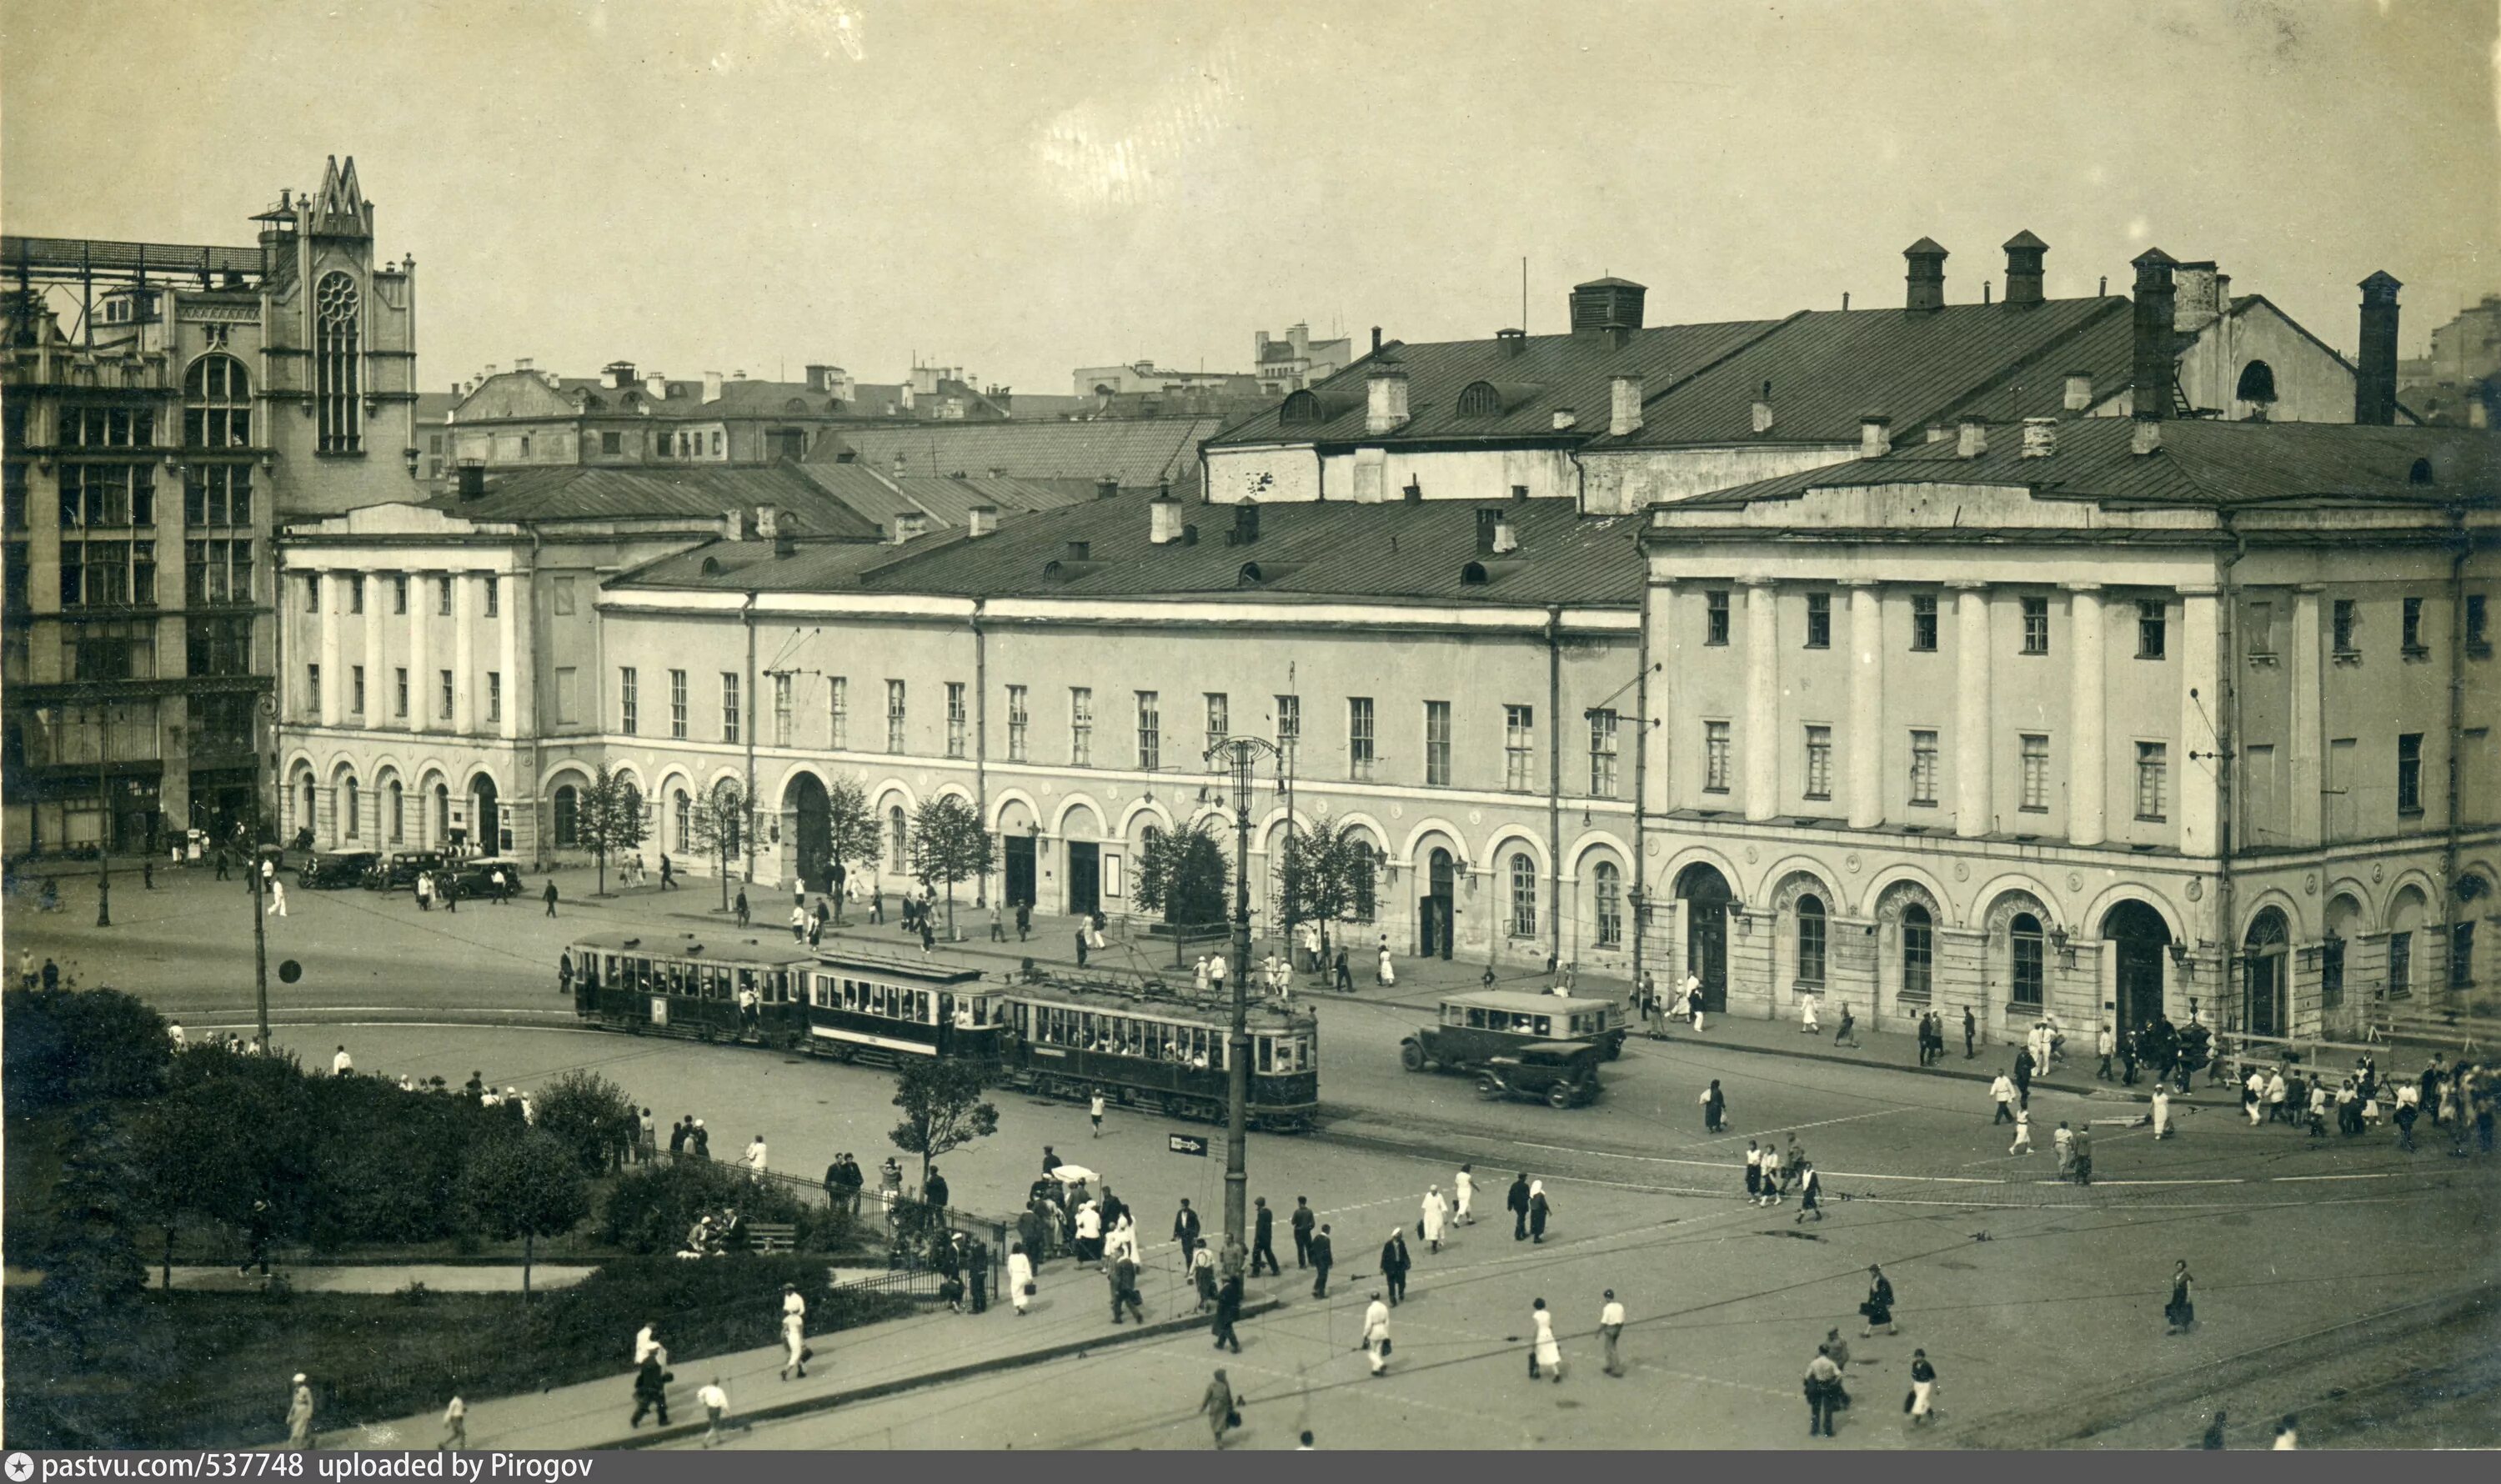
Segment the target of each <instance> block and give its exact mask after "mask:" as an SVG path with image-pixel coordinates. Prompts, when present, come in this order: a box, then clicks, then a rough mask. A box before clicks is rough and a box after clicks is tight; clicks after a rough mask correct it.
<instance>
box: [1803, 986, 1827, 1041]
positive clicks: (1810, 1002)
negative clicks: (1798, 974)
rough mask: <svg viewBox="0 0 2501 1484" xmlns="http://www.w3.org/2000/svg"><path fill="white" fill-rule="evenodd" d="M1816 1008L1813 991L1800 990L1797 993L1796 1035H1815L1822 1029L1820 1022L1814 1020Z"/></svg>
mask: <svg viewBox="0 0 2501 1484" xmlns="http://www.w3.org/2000/svg"><path fill="white" fill-rule="evenodd" d="M1816 1010H1817V1005H1816V1001H1815V991H1813V990H1800V991H1799V992H1798V1034H1800V1035H1815V1034H1817V1033H1818V1032H1820V1031H1821V1030H1822V1029H1823V1024H1822V1022H1820V1021H1818V1020H1817V1019H1816Z"/></svg>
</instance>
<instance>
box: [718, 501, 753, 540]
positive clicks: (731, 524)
mask: <svg viewBox="0 0 2501 1484" xmlns="http://www.w3.org/2000/svg"><path fill="white" fill-rule="evenodd" d="M720 534H721V539H722V540H724V541H744V540H745V539H747V512H746V511H744V510H741V509H739V508H738V507H737V506H735V505H732V506H730V507H729V508H728V509H727V510H724V511H722V512H721V513H720Z"/></svg>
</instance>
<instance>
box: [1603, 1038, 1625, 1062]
mask: <svg viewBox="0 0 2501 1484" xmlns="http://www.w3.org/2000/svg"><path fill="white" fill-rule="evenodd" d="M1623 1054H1624V1038H1623V1037H1622V1036H1620V1035H1611V1036H1609V1037H1607V1060H1608V1061H1610V1062H1613V1061H1615V1060H1616V1059H1617V1058H1618V1057H1620V1056H1622V1055H1623Z"/></svg>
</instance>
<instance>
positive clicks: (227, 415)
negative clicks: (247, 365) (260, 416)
mask: <svg viewBox="0 0 2501 1484" xmlns="http://www.w3.org/2000/svg"><path fill="white" fill-rule="evenodd" d="M250 444H251V378H250V375H249V374H248V373H246V372H245V370H244V368H243V362H242V361H239V360H237V359H235V358H234V357H233V356H231V355H218V354H209V355H203V356H201V357H200V358H199V359H197V360H195V361H193V362H191V369H190V370H189V371H187V372H184V373H183V447H185V448H193V449H240V448H248V447H250Z"/></svg>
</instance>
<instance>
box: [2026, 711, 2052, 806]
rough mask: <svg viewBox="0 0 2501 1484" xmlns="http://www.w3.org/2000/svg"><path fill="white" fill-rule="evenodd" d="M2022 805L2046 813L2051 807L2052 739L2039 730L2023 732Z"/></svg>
mask: <svg viewBox="0 0 2501 1484" xmlns="http://www.w3.org/2000/svg"><path fill="white" fill-rule="evenodd" d="M2022 807H2024V808H2025V809H2028V810H2034V811H2038V812H2045V813H2046V812H2047V811H2048V810H2049V807H2050V739H2049V738H2048V737H2046V736H2043V735H2042V734H2041V733H2039V732H2033V731H2027V732H2025V733H2023V804H2022Z"/></svg>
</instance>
